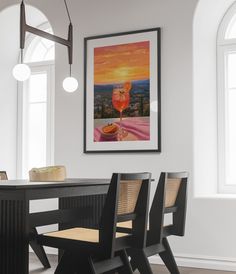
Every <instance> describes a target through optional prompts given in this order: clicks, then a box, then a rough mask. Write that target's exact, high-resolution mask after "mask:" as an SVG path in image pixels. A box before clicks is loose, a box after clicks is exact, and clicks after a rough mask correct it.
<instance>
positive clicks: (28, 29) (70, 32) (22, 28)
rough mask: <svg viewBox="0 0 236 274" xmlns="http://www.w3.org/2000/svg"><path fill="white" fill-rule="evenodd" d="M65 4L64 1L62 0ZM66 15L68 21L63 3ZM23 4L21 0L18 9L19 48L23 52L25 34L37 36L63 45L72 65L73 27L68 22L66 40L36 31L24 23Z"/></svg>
mask: <svg viewBox="0 0 236 274" xmlns="http://www.w3.org/2000/svg"><path fill="white" fill-rule="evenodd" d="M64 2H65V0H64ZM65 5H66V9H67V13H68V16H69V20H70V15H69V11H68V7H67V4H66V2H65ZM25 18H26V17H25V4H24V1H23V0H22V2H21V8H20V48H21V49H22V50H23V49H24V47H25V33H26V32H30V33H32V34H35V35H37V36H40V37H43V38H45V39H48V40H51V41H53V42H56V43H58V44H61V45H64V46H66V47H67V49H68V59H69V64H70V65H71V64H72V63H73V26H72V23H71V20H70V24H69V27H68V39H67V40H66V39H64V38H61V37H59V36H56V35H53V34H51V33H48V32H46V31H43V30H40V29H37V28H35V27H32V26H29V25H28V24H27V23H26V19H25Z"/></svg>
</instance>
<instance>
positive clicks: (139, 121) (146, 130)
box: [94, 117, 150, 142]
mask: <svg viewBox="0 0 236 274" xmlns="http://www.w3.org/2000/svg"><path fill="white" fill-rule="evenodd" d="M115 123H116V124H117V125H118V126H119V125H120V123H119V122H118V121H117V122H115ZM105 125H106V124H104V125H101V126H98V127H96V128H95V129H94V141H95V142H105V141H117V137H114V138H113V139H109V140H107V139H105V138H104V137H103V136H102V134H101V133H102V127H104V126H105ZM122 127H123V128H124V129H125V130H127V131H128V132H129V133H130V135H131V136H134V137H135V138H134V139H133V141H134V140H137V141H146V140H150V122H149V119H144V118H142V117H137V118H125V119H124V120H122ZM130 141H132V140H130Z"/></svg>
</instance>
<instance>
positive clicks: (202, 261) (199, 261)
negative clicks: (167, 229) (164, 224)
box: [149, 254, 236, 271]
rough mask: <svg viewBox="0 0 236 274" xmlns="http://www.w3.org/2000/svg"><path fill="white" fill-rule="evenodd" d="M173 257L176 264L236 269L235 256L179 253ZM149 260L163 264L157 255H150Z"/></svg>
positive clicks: (224, 269)
mask: <svg viewBox="0 0 236 274" xmlns="http://www.w3.org/2000/svg"><path fill="white" fill-rule="evenodd" d="M175 259H176V262H177V264H178V266H185V267H193V268H205V269H214V270H222V271H236V258H234V259H233V258H214V257H210V256H194V255H192V256H190V255H186V254H181V255H180V254H179V255H176V256H175ZM149 260H150V262H151V263H152V264H163V262H162V260H161V258H160V257H159V256H152V257H150V258H149Z"/></svg>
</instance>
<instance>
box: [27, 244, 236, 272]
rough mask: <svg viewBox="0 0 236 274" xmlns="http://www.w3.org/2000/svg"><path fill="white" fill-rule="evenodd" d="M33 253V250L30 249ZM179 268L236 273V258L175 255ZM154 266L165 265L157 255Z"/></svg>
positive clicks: (153, 262) (51, 251)
mask: <svg viewBox="0 0 236 274" xmlns="http://www.w3.org/2000/svg"><path fill="white" fill-rule="evenodd" d="M30 251H31V252H32V250H31V249H30ZM45 251H46V253H47V254H53V255H57V249H54V248H49V247H45ZM175 259H176V262H177V265H178V266H185V267H192V268H204V269H213V270H222V271H236V258H220V257H217V258H215V257H210V256H199V255H198V256H196V255H188V254H178V255H175ZM149 261H150V263H152V264H163V262H162V260H161V258H160V257H159V256H158V255H156V256H152V257H150V258H149Z"/></svg>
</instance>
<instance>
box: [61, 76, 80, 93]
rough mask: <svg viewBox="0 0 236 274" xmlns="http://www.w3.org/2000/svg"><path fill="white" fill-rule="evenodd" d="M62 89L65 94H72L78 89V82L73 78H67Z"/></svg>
mask: <svg viewBox="0 0 236 274" xmlns="http://www.w3.org/2000/svg"><path fill="white" fill-rule="evenodd" d="M63 88H64V90H65V91H67V92H74V91H76V90H77V88H78V81H77V80H76V79H75V78H74V77H67V78H65V79H64V81H63Z"/></svg>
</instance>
